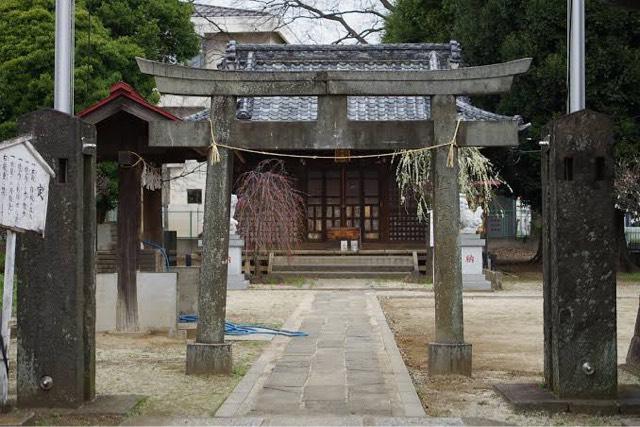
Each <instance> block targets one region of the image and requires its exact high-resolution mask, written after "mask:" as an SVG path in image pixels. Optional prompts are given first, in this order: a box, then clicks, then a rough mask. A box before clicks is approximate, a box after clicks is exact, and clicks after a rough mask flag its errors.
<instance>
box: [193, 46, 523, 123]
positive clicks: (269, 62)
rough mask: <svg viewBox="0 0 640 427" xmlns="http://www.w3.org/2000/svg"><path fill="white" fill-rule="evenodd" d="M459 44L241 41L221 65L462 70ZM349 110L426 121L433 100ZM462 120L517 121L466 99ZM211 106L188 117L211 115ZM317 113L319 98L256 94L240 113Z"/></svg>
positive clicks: (380, 100) (351, 101)
mask: <svg viewBox="0 0 640 427" xmlns="http://www.w3.org/2000/svg"><path fill="white" fill-rule="evenodd" d="M460 61H461V55H460V46H459V44H458V43H457V42H455V41H452V42H450V43H443V44H433V43H432V44H381V45H367V46H362V45H349V46H343V45H242V44H236V43H235V42H231V43H230V44H229V45H228V47H227V51H226V55H225V59H224V60H223V61H222V62H221V63H220V65H219V68H220V69H235V70H252V71H327V70H345V71H351V70H353V71H361V70H371V71H394V70H402V71H412V70H415V71H422V70H443V69H450V68H457V67H458V66H459V64H460ZM347 98H348V101H347V102H348V107H347V114H348V118H349V120H353V121H388V120H396V121H403V120H427V119H429V118H430V117H431V100H430V98H429V97H424V96H349V97H347ZM456 104H457V108H458V115H459V117H460V118H461V119H463V120H518V121H519V122H521V118H520V117H519V116H515V117H510V116H502V115H499V114H495V113H492V112H489V111H484V110H482V109H480V108H477V107H474V106H473V105H471V103H470V101H469V99H468V98H466V97H459V98H458V99H457V100H456ZM208 116H209V113H208V110H205V111H202V112H199V113H196V114H195V115H193V116H190V117H187V118H186V119H185V120H202V119H206V118H208ZM317 116H318V99H317V97H315V96H296V97H255V98H241V99H239V100H238V113H237V117H238V119H240V120H254V121H311V120H316V119H317Z"/></svg>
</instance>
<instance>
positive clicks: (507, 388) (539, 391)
mask: <svg viewBox="0 0 640 427" xmlns="http://www.w3.org/2000/svg"><path fill="white" fill-rule="evenodd" d="M494 388H495V390H496V391H497V392H498V393H500V394H501V395H502V396H503V397H504V398H505V399H506V400H507V401H508V402H509V403H510V404H511V405H513V406H514V407H515V408H517V409H521V410H528V411H547V412H573V413H586V414H598V415H613V414H640V387H639V386H637V385H621V386H620V387H619V388H618V398H617V399H570V398H564V399H559V398H557V397H556V396H555V395H554V394H553V393H551V392H550V391H549V390H547V389H545V388H543V387H541V386H540V384H496V385H495V386H494Z"/></svg>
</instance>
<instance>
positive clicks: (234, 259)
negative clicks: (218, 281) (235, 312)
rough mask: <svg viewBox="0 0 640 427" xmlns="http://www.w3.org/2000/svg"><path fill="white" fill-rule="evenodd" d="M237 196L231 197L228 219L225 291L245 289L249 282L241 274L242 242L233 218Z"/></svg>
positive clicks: (236, 223) (236, 222)
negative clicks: (227, 259)
mask: <svg viewBox="0 0 640 427" xmlns="http://www.w3.org/2000/svg"><path fill="white" fill-rule="evenodd" d="M237 205H238V196H236V195H235V194H232V195H231V216H230V218H229V271H228V273H227V289H247V287H248V286H249V281H248V280H246V279H245V277H244V274H242V248H244V240H242V238H241V237H240V236H239V235H238V221H237V220H236V219H235V218H234V216H235V213H236V206H237Z"/></svg>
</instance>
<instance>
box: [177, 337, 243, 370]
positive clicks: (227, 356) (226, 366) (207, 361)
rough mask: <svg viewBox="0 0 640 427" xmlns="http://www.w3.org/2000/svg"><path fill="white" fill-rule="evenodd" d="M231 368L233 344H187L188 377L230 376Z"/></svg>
mask: <svg viewBox="0 0 640 427" xmlns="http://www.w3.org/2000/svg"><path fill="white" fill-rule="evenodd" d="M231 368H232V361H231V343H227V342H225V343H220V344H202V343H192V344H187V375H199V374H225V375H228V374H231Z"/></svg>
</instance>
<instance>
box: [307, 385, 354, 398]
mask: <svg viewBox="0 0 640 427" xmlns="http://www.w3.org/2000/svg"><path fill="white" fill-rule="evenodd" d="M302 400H304V401H307V400H340V401H344V400H345V387H344V386H343V385H338V386H333V385H331V386H325V385H308V386H306V387H305V388H304V393H303V395H302Z"/></svg>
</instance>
